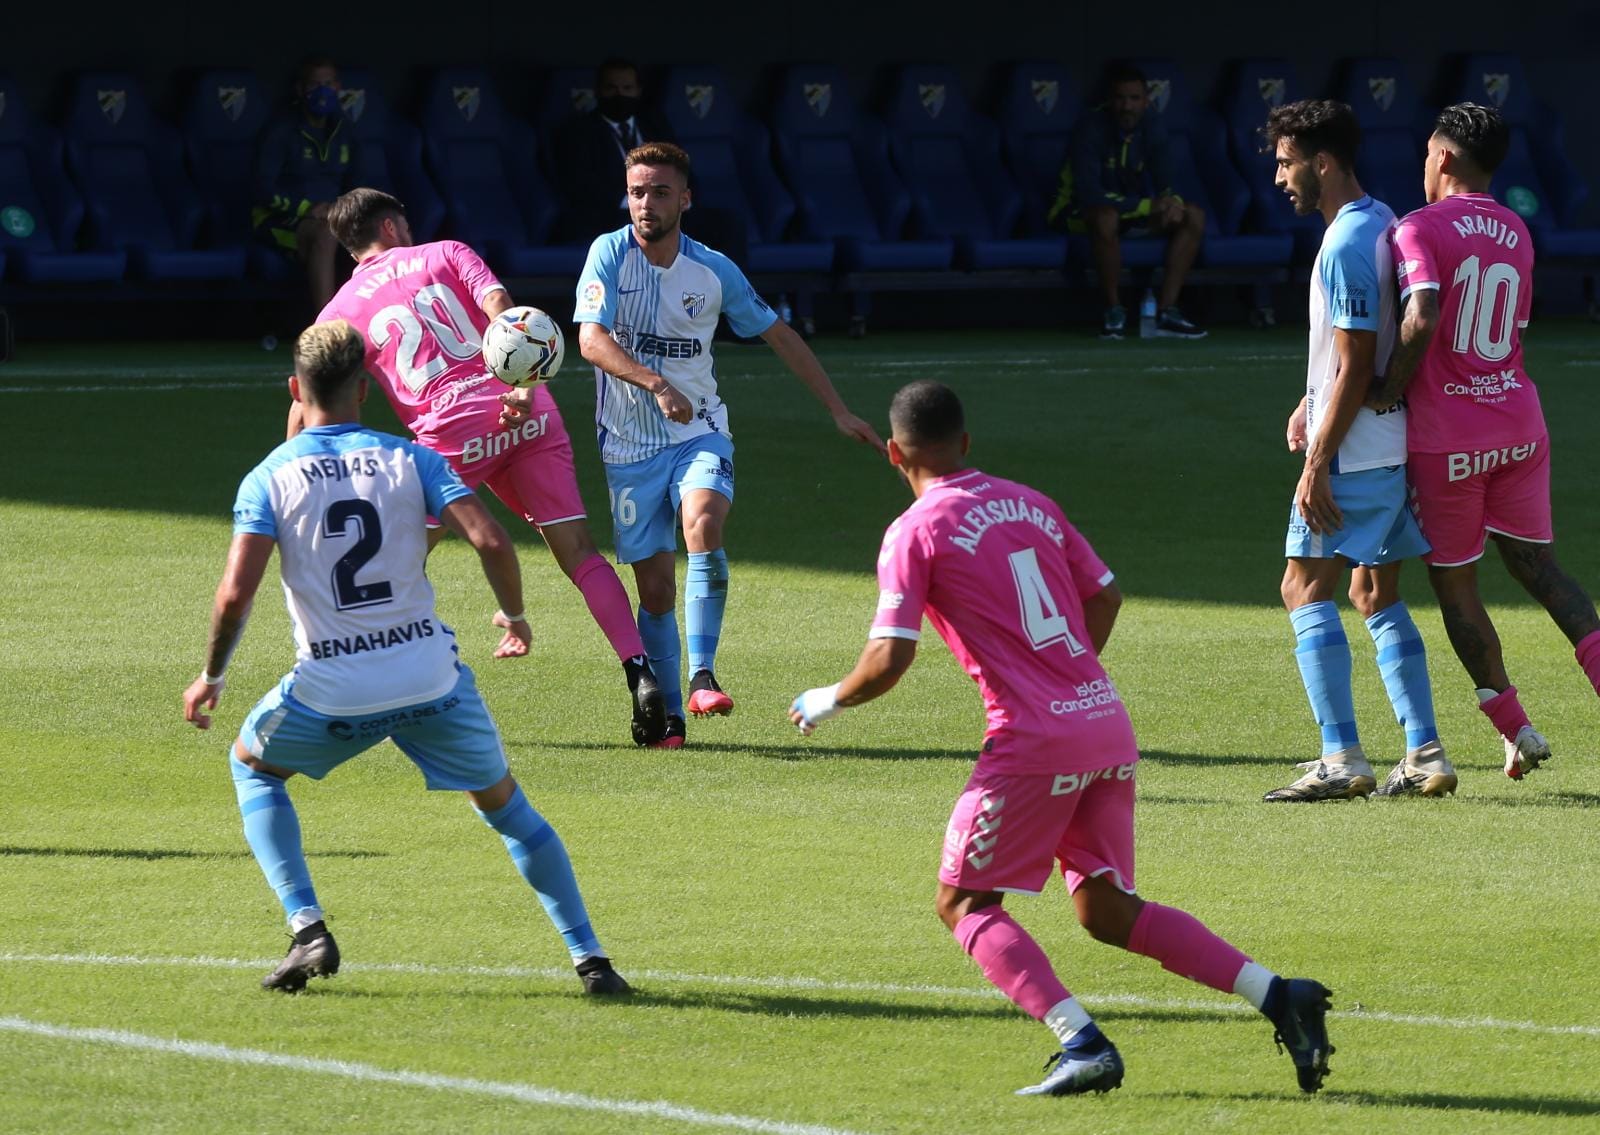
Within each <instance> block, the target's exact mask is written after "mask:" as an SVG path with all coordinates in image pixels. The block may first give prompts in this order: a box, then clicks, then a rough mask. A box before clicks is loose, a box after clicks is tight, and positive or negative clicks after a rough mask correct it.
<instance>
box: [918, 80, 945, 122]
mask: <svg viewBox="0 0 1600 1135" xmlns="http://www.w3.org/2000/svg"><path fill="white" fill-rule="evenodd" d="M917 97H918V98H919V99H921V100H922V109H923V110H925V111H927V112H928V117H929V118H938V117H939V112H940V111H941V110H943V109H944V84H943V83H918V84H917Z"/></svg>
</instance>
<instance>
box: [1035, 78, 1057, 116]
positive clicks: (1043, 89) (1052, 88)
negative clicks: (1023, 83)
mask: <svg viewBox="0 0 1600 1135" xmlns="http://www.w3.org/2000/svg"><path fill="white" fill-rule="evenodd" d="M1028 93H1029V94H1031V95H1033V101H1034V102H1036V103H1038V104H1039V109H1040V110H1042V111H1044V112H1045V113H1046V114H1054V113H1055V110H1056V103H1057V102H1058V101H1059V100H1060V98H1061V81H1060V80H1059V79H1029V80H1028Z"/></svg>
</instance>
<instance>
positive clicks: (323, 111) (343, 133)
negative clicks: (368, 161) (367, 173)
mask: <svg viewBox="0 0 1600 1135" xmlns="http://www.w3.org/2000/svg"><path fill="white" fill-rule="evenodd" d="M293 103H294V107H293V110H292V111H291V112H289V113H288V114H285V115H282V116H280V117H279V118H278V120H277V121H276V122H274V123H272V124H271V125H270V126H268V127H267V129H266V132H265V133H263V134H262V136H261V148H260V150H259V151H258V152H257V155H256V202H257V204H256V206H255V208H254V209H253V210H251V217H250V224H251V227H253V228H254V229H255V231H256V234H257V235H258V236H259V237H260V238H261V239H262V240H264V241H266V242H267V243H268V244H270V245H271V246H272V247H274V248H276V249H278V250H279V251H280V252H282V253H283V254H284V255H286V256H290V257H292V258H294V259H295V260H296V261H298V262H299V263H300V264H302V265H304V267H305V271H306V278H307V282H308V283H309V285H310V288H311V303H312V306H313V307H314V308H316V309H318V310H320V309H321V308H322V307H324V306H325V305H326V304H327V302H328V301H329V300H331V299H332V298H333V293H334V289H335V288H336V287H337V286H338V281H337V276H336V271H337V269H336V265H337V264H338V262H339V261H338V256H339V242H338V241H337V240H335V239H334V237H333V233H332V232H330V231H329V229H328V222H327V218H328V207H329V206H330V205H331V204H332V203H333V199H334V198H335V197H338V196H339V194H341V193H343V192H344V191H345V190H346V189H349V188H351V187H352V186H353V185H354V178H353V175H354V172H355V168H356V162H355V153H356V141H355V137H354V135H353V134H352V133H351V131H350V129H349V128H348V126H347V125H346V124H345V121H344V111H343V108H342V107H341V106H340V104H339V69H338V68H337V67H336V66H334V63H333V60H331V59H329V58H327V57H326V56H313V57H312V58H309V59H307V60H306V61H305V62H303V63H301V64H300V68H299V70H298V71H297V72H296V74H295V83H294V92H293Z"/></svg>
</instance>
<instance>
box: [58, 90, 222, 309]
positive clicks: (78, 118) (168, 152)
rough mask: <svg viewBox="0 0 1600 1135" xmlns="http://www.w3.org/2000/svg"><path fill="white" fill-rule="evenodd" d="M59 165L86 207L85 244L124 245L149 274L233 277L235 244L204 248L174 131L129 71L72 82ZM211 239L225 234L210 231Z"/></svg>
mask: <svg viewBox="0 0 1600 1135" xmlns="http://www.w3.org/2000/svg"><path fill="white" fill-rule="evenodd" d="M65 134H66V152H67V163H68V167H69V169H70V170H71V172H72V174H73V177H74V179H75V180H76V182H77V185H78V188H79V189H80V191H81V192H82V193H83V195H84V199H85V202H86V204H87V206H88V216H89V231H90V234H91V237H90V239H91V243H92V246H93V247H95V248H97V249H107V250H109V249H126V250H127V253H128V266H129V268H130V270H131V272H132V274H133V275H135V276H139V277H143V278H145V279H150V280H237V279H239V278H241V277H242V276H243V275H244V269H245V247H244V245H243V244H241V243H234V244H226V243H220V242H219V243H215V244H213V246H211V247H206V246H204V245H203V244H202V243H201V241H202V230H203V228H204V220H205V210H204V209H203V207H202V206H201V203H200V196H199V194H198V193H196V192H195V189H194V186H193V185H192V184H191V183H190V182H189V178H188V176H187V175H186V174H185V173H184V171H183V145H182V143H181V142H180V141H179V138H178V132H177V131H176V130H175V129H173V128H172V127H171V126H169V125H168V124H166V123H164V122H161V121H159V120H158V119H157V118H156V117H155V116H154V115H153V114H152V113H151V111H150V106H149V103H148V102H147V101H146V100H145V97H144V92H143V90H141V89H140V87H139V84H138V82H137V81H136V80H135V79H134V77H133V76H132V75H129V74H124V73H118V72H108V71H102V72H90V73H88V74H84V75H80V76H79V77H78V79H77V80H76V81H75V82H74V83H73V85H72V95H71V98H70V100H69V103H68V111H67V118H66V130H65ZM211 235H212V236H213V237H214V238H216V237H218V236H221V239H222V240H224V241H225V240H226V235H225V234H211Z"/></svg>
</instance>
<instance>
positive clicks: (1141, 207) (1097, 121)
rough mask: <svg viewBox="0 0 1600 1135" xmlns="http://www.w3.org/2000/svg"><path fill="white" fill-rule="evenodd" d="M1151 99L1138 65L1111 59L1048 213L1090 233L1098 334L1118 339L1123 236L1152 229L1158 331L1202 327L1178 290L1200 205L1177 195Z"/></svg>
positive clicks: (1197, 229)
mask: <svg viewBox="0 0 1600 1135" xmlns="http://www.w3.org/2000/svg"><path fill="white" fill-rule="evenodd" d="M1149 106H1150V94H1149V87H1148V84H1147V83H1146V81H1145V77H1144V74H1143V72H1141V71H1140V70H1139V69H1138V68H1137V67H1134V66H1133V65H1132V64H1129V63H1119V64H1116V65H1115V66H1113V67H1112V68H1111V69H1110V71H1109V73H1108V82H1107V85H1106V101H1105V102H1104V103H1102V104H1101V105H1100V106H1098V107H1096V108H1094V109H1093V110H1091V111H1090V112H1089V113H1088V114H1087V115H1086V116H1085V117H1084V120H1083V121H1082V122H1081V123H1080V124H1079V126H1078V129H1077V130H1076V131H1075V132H1074V134H1073V138H1072V153H1071V155H1070V156H1069V158H1068V160H1067V164H1066V165H1065V166H1064V167H1062V170H1061V188H1060V191H1059V192H1058V194H1057V195H1056V200H1055V202H1054V204H1053V205H1052V206H1051V208H1050V214H1049V221H1050V223H1051V224H1052V225H1054V226H1056V227H1058V228H1065V229H1066V230H1067V231H1068V232H1072V233H1086V234H1087V235H1088V237H1089V247H1090V249H1091V251H1092V253H1093V255H1094V265H1095V271H1096V273H1097V274H1098V276H1099V278H1100V290H1101V294H1102V296H1103V297H1104V300H1105V316H1104V319H1103V321H1102V323H1101V330H1100V337H1101V338H1102V339H1120V338H1122V336H1123V334H1124V332H1125V331H1126V330H1127V324H1128V314H1127V310H1126V309H1125V308H1124V307H1123V306H1122V300H1121V298H1120V296H1119V295H1118V292H1117V280H1118V276H1119V274H1120V273H1121V270H1122V239H1123V238H1124V237H1155V236H1159V237H1164V238H1165V239H1166V242H1167V256H1166V265H1165V272H1164V275H1163V277H1162V281H1161V298H1160V304H1159V307H1158V314H1157V317H1156V329H1155V333H1156V334H1157V335H1160V336H1163V337H1168V338H1182V339H1198V338H1202V337H1204V335H1205V332H1204V331H1202V330H1201V329H1200V328H1198V327H1196V326H1195V325H1194V324H1193V323H1191V322H1190V321H1189V320H1188V319H1186V318H1184V315H1183V312H1182V311H1180V310H1179V309H1178V293H1179V292H1180V291H1181V290H1182V288H1183V281H1184V277H1185V276H1186V275H1187V274H1188V272H1189V269H1190V268H1191V267H1192V266H1193V265H1194V259H1195V256H1196V254H1197V253H1198V252H1199V251H1200V240H1201V237H1202V236H1203V235H1204V234H1205V224H1206V215H1205V210H1203V209H1201V208H1200V206H1198V205H1196V204H1194V203H1193V202H1190V201H1185V200H1184V199H1183V198H1182V196H1180V195H1179V193H1178V191H1177V188H1176V182H1177V176H1178V171H1176V170H1174V169H1173V168H1172V160H1171V153H1170V151H1169V149H1168V146H1167V135H1166V130H1165V129H1164V128H1163V127H1162V126H1161V125H1160V124H1159V123H1158V122H1155V121H1153V120H1152V119H1151V118H1150V117H1148V116H1147V115H1146V113H1145V112H1146V110H1147V109H1148V108H1149Z"/></svg>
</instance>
